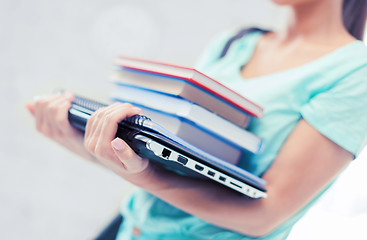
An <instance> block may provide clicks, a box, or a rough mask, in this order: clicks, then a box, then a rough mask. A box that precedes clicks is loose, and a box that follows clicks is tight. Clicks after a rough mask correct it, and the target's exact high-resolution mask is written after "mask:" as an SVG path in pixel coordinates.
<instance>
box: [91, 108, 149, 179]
mask: <svg viewBox="0 0 367 240" xmlns="http://www.w3.org/2000/svg"><path fill="white" fill-rule="evenodd" d="M140 111H141V110H140V109H139V108H136V107H133V106H132V105H131V104H128V103H115V104H112V105H110V106H108V107H105V108H101V109H99V110H97V111H96V112H95V113H94V114H93V115H92V116H91V118H90V119H89V120H88V123H87V126H86V131H85V136H84V138H85V139H84V146H85V147H86V149H87V150H88V151H89V152H90V153H91V154H93V155H94V156H95V157H96V158H97V159H98V160H99V161H100V162H101V163H102V164H103V165H105V166H107V167H108V168H110V169H111V170H113V171H114V172H116V173H117V174H119V175H120V176H122V177H125V178H126V177H127V175H132V174H139V173H142V172H143V171H144V170H146V169H147V168H148V165H149V160H147V159H142V158H141V157H139V156H138V155H136V153H135V152H134V151H133V150H132V149H131V148H130V147H129V145H127V144H126V143H125V142H124V141H123V140H122V139H120V138H116V137H115V136H116V132H117V127H118V123H119V122H121V121H122V120H123V119H125V118H126V117H130V116H133V115H135V114H139V113H140Z"/></svg>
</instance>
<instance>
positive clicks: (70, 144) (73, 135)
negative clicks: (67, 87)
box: [26, 92, 91, 159]
mask: <svg viewBox="0 0 367 240" xmlns="http://www.w3.org/2000/svg"><path fill="white" fill-rule="evenodd" d="M73 99H74V96H73V94H71V93H70V92H66V93H62V94H52V95H46V96H41V97H36V98H35V100H34V101H33V102H29V103H27V105H26V106H27V108H28V110H29V112H30V113H31V114H32V115H33V116H34V118H35V120H36V121H35V123H36V128H37V130H38V131H39V132H40V133H42V134H43V135H45V136H46V137H48V138H50V139H52V140H54V141H56V142H58V143H59V144H61V145H62V146H64V147H66V148H68V149H69V150H71V151H73V152H75V153H77V154H78V155H80V156H82V157H85V158H89V159H90V158H91V155H90V154H89V153H88V151H86V149H85V148H84V146H83V134H82V133H81V132H79V131H77V130H76V129H74V128H73V127H72V126H71V125H70V124H69V121H68V110H69V108H70V106H71V102H72V101H73Z"/></svg>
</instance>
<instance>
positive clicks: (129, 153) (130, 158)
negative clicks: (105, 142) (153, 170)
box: [111, 137, 148, 173]
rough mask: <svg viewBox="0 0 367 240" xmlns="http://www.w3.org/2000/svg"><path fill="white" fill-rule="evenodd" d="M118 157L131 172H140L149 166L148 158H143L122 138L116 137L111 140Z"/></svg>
mask: <svg viewBox="0 0 367 240" xmlns="http://www.w3.org/2000/svg"><path fill="white" fill-rule="evenodd" d="M111 145H112V148H113V150H114V151H115V154H116V155H117V157H118V159H119V160H120V161H121V162H122V163H123V164H124V165H125V167H126V170H127V171H128V172H130V173H139V172H141V171H143V170H145V169H146V168H147V166H148V160H147V159H142V158H141V157H139V156H138V155H136V153H135V152H134V151H133V150H132V149H131V148H130V147H129V145H127V143H125V142H124V141H123V140H122V139H121V138H118V137H117V138H115V139H114V140H113V141H112V142H111Z"/></svg>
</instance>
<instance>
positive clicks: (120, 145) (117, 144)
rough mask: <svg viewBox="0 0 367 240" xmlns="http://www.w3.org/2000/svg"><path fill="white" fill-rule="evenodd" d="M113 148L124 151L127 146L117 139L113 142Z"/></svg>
mask: <svg viewBox="0 0 367 240" xmlns="http://www.w3.org/2000/svg"><path fill="white" fill-rule="evenodd" d="M111 145H112V147H113V148H114V149H115V150H116V151H121V150H122V149H124V147H125V145H124V143H123V142H122V140H121V139H120V138H115V139H114V140H113V141H112V142H111Z"/></svg>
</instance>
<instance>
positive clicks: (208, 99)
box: [112, 56, 263, 127]
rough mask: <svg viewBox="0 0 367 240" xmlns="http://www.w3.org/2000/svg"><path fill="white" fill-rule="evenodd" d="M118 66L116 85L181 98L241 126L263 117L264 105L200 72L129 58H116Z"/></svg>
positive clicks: (114, 76) (114, 74)
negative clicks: (132, 86)
mask: <svg viewBox="0 0 367 240" xmlns="http://www.w3.org/2000/svg"><path fill="white" fill-rule="evenodd" d="M115 65H116V66H117V69H116V71H114V73H113V74H112V79H113V80H114V81H115V82H116V84H125V85H134V86H139V87H142V88H147V89H152V90H155V91H158V92H162V93H165V94H172V95H175V96H179V97H181V98H184V99H187V100H189V101H191V102H193V103H196V104H198V105H200V106H202V107H204V108H206V109H208V110H210V111H212V112H214V113H215V114H218V115H219V116H221V117H223V118H225V119H227V120H229V121H231V122H232V123H234V124H236V125H238V126H241V127H242V126H246V125H247V124H248V121H249V118H250V117H258V118H260V117H262V115H263V109H262V108H261V107H260V106H258V105H257V104H255V103H253V102H252V101H250V100H249V99H247V98H245V97H244V96H242V95H240V94H238V93H236V92H235V91H233V90H231V89H230V88H228V87H226V86H224V85H223V84H221V83H219V82H218V81H216V80H214V79H212V78H210V77H208V76H206V75H205V74H203V73H201V72H199V71H197V70H196V69H193V68H188V67H182V66H178V65H172V64H167V63H161V62H156V61H151V60H145V59H139V58H133V57H127V56H119V57H118V58H116V60H115Z"/></svg>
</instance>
